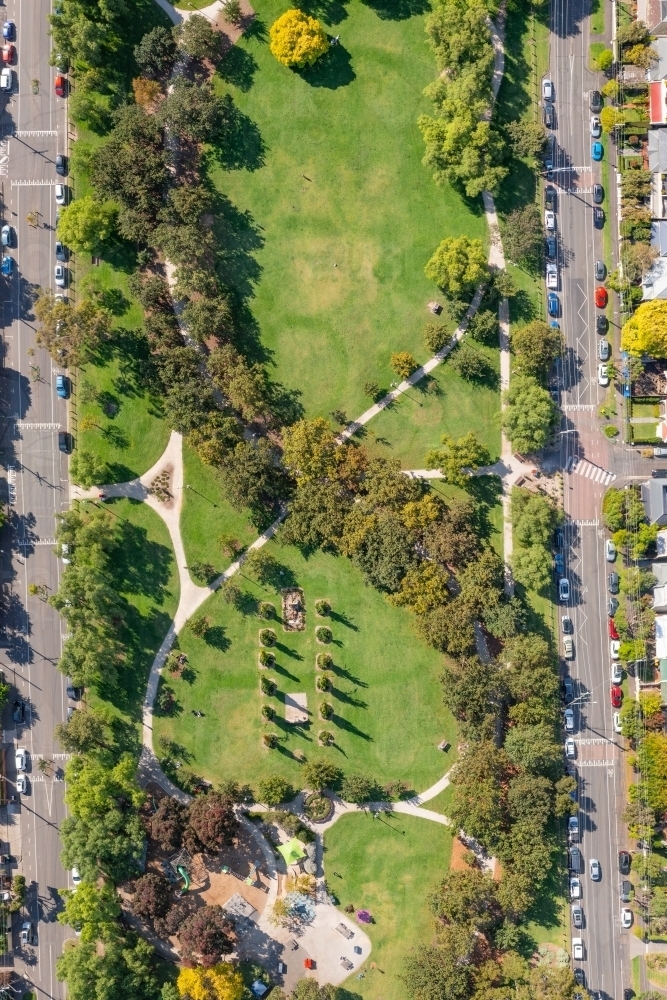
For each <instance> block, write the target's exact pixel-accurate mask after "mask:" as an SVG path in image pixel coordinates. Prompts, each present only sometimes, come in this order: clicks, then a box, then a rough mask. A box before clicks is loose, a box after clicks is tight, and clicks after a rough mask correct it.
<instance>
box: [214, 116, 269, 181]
mask: <svg viewBox="0 0 667 1000" xmlns="http://www.w3.org/2000/svg"><path fill="white" fill-rule="evenodd" d="M211 149H212V154H211V155H213V156H214V157H215V159H216V160H217V162H218V163H219V164H220V165H221V166H222V167H223V168H224V169H225V170H251V171H252V170H259V168H260V167H263V166H264V159H265V156H264V154H265V152H266V147H265V145H264V140H263V139H262V135H261V133H260V131H259V128H258V127H257V125H256V124H255V122H254V121H253V120H252V118H249V117H248V115H245V114H244V113H243V112H242V111H240V110H239V109H238V108H237V107H236V105H235V104H234V103H233V102H232V101H231V100H230V101H229V103H228V113H227V124H226V126H225V128H224V129H223V132H222V136H221V138H220V141H219V142H218V143H216V144H214V145H212V146H211Z"/></svg>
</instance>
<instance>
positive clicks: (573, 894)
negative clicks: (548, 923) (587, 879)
mask: <svg viewBox="0 0 667 1000" xmlns="http://www.w3.org/2000/svg"><path fill="white" fill-rule="evenodd" d="M577 853H579V852H577ZM570 899H581V879H578V878H571V879H570Z"/></svg>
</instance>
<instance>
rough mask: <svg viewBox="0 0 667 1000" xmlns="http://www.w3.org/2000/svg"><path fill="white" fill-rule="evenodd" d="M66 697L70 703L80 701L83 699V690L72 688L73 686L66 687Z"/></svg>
mask: <svg viewBox="0 0 667 1000" xmlns="http://www.w3.org/2000/svg"><path fill="white" fill-rule="evenodd" d="M67 697H68V698H71V699H72V701H81V699H82V697H83V688H81V687H74V685H73V684H68V685H67Z"/></svg>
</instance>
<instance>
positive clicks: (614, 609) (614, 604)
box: [607, 597, 618, 618]
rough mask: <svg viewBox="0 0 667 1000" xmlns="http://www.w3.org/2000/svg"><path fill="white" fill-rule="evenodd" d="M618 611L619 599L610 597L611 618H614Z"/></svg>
mask: <svg viewBox="0 0 667 1000" xmlns="http://www.w3.org/2000/svg"><path fill="white" fill-rule="evenodd" d="M617 611H618V601H617V600H616V598H615V597H610V598H609V600H608V601H607V614H608V615H609V617H610V618H613V617H614V615H615V614H616V612H617Z"/></svg>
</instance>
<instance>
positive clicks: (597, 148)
mask: <svg viewBox="0 0 667 1000" xmlns="http://www.w3.org/2000/svg"><path fill="white" fill-rule="evenodd" d="M591 156H592V157H593V159H594V160H601V159H602V157H603V156H604V146H603V145H602V143H601V142H594V143H592V145H591Z"/></svg>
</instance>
